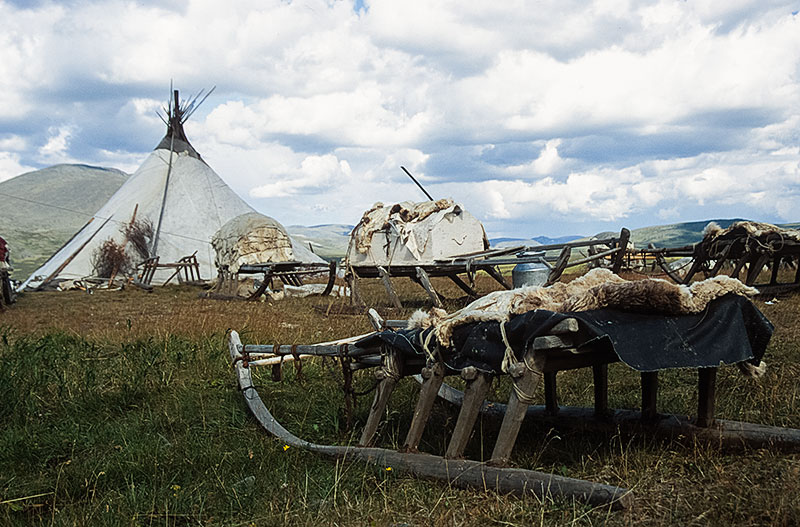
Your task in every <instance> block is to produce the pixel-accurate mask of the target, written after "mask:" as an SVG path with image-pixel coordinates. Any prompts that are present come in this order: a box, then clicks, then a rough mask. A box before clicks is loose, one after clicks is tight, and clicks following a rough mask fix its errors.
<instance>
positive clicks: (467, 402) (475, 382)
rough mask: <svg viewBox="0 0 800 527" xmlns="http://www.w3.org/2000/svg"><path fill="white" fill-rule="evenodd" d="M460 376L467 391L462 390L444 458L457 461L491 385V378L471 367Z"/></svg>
mask: <svg viewBox="0 0 800 527" xmlns="http://www.w3.org/2000/svg"><path fill="white" fill-rule="evenodd" d="M461 376H462V377H464V378H465V379H466V381H467V389H466V390H464V402H463V403H462V405H461V412H459V414H458V421H456V426H455V429H454V430H453V437H452V438H450V444H448V445H447V452H446V453H445V457H446V458H448V459H457V458H460V457H462V456H463V454H464V449H465V448H466V447H467V443H468V442H469V437H470V435H471V434H472V428H473V427H474V426H475V421H476V419H477V418H478V413H479V412H480V410H481V406H482V405H483V400H484V399H486V394H487V392H488V391H489V386H490V385H491V377H490V376H489V375H486V374H484V373H480V372H478V371H477V370H476V369H475V368H473V367H472V366H470V367H468V368H464V371H462V372H461Z"/></svg>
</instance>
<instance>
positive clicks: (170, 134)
mask: <svg viewBox="0 0 800 527" xmlns="http://www.w3.org/2000/svg"><path fill="white" fill-rule="evenodd" d="M174 97H175V102H174V103H172V104H170V108H169V110H168V112H169V113H168V122H167V134H166V135H165V136H164V139H162V141H161V142H160V143H159V144H158V146H157V147H156V148H155V150H154V151H153V152H152V153H151V154H150V155H149V156H148V158H147V159H146V160H145V161H144V163H142V165H141V166H140V167H139V169H138V170H137V171H136V172H135V173H134V174H133V175H132V176H131V177H130V178H128V180H127V181H126V182H125V183H124V184H123V185H122V187H120V188H119V190H118V191H117V192H116V193H115V194H114V195H113V196H112V197H111V198H110V199H109V200H108V202H107V203H106V204H105V205H104V206H103V207H102V208H101V209H100V210H99V211H97V213H96V214H95V215H94V217H92V218H91V219H90V220H89V222H88V223H87V224H86V225H85V226H84V227H83V229H81V230H80V231H79V232H78V233H77V234H76V235H75V236H73V237H72V239H71V240H69V241H68V242H67V243H66V244H65V245H64V246H63V247H62V248H61V249H59V250H58V251H57V252H56V253H55V254H54V255H53V256H52V257H51V258H50V259H49V260H48V261H47V262H45V263H44V265H42V266H41V267H40V268H39V269H37V270H36V271H34V272H33V274H32V275H31V276H30V277H29V278H28V279H27V280H26V281H25V282H24V283H23V284H22V286H21V287H22V288H27V289H36V288H38V287H40V286H42V285H45V284H46V283H52V282H58V281H61V280H70V279H81V278H84V277H87V276H92V275H93V274H94V270H93V265H92V259H93V256H94V254H95V252H96V251H97V249H98V248H99V247H100V246H101V245H102V244H103V243H104V242H105V241H106V240H108V239H114V240H116V241H117V243H121V242H123V241H124V238H123V234H122V233H121V230H122V229H124V228H125V226H127V225H129V224H130V223H131V221H132V219H133V218H134V212H135V218H136V219H137V220H148V221H150V222H151V223H152V225H153V231H154V235H153V239H152V240H151V242H150V253H151V254H150V255H151V256H158V257H159V259H160V262H176V261H177V260H178V259H180V258H182V257H184V256H188V255H191V254H193V253H195V252H196V256H197V261H198V263H199V265H200V276H201V277H202V278H204V279H210V278H214V277H215V276H216V267H215V266H214V250H213V248H212V247H211V236H212V235H213V234H214V233H215V232H216V231H217V230H218V229H219V228H220V227H221V226H222V225H223V224H225V223H226V222H227V221H229V220H231V219H232V218H235V217H236V216H239V215H241V214H244V213H248V212H255V211H254V209H253V208H252V207H250V205H248V204H247V203H245V202H244V200H242V199H241V198H240V197H239V196H238V195H237V194H236V193H235V192H234V191H233V190H232V189H231V188H230V187H228V185H227V184H225V182H224V181H223V180H222V179H221V178H220V177H219V176H218V175H217V174H216V173H215V172H214V170H213V169H212V168H211V167H209V166H208V165H207V164H206V162H205V161H204V160H203V159H202V158H201V157H200V154H198V153H197V151H196V150H195V149H194V148H193V147H192V145H191V144H190V143H189V141H188V139H187V138H186V134H185V132H184V130H183V123H184V122H185V120H186V118H187V117H188V116H189V115H190V114H191V110H192V108H193V106H194V101H192V103H190V104H188V105H187V106H186V107H184V108H181V106H180V105H179V104H178V92H177V90H176V91H175V92H174ZM195 100H196V99H195ZM293 245H297V244H294V243H293ZM295 258H296V259H298V260H301V261H314V262H321V261H322V260H321V259H319V258H318V257H316V255H314V254H313V253H311V252H310V251H309V250H307V249H305V248H304V247H299V248H298V250H297V252H296V253H295ZM171 274H172V271H171V270H168V269H167V270H160V271H159V272H157V273H156V275H155V277H154V279H153V282H152V283H153V284H161V283H163V282H164V281H165V280H166V279H167V278H169V276H170V275H171Z"/></svg>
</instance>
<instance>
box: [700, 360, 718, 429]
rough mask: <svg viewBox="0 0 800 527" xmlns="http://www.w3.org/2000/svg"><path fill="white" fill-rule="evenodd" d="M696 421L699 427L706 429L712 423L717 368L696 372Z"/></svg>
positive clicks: (702, 369)
mask: <svg viewBox="0 0 800 527" xmlns="http://www.w3.org/2000/svg"><path fill="white" fill-rule="evenodd" d="M697 376H698V384H699V386H698V390H697V421H695V424H696V425H697V426H699V427H703V428H708V427H709V426H711V425H712V424H713V423H714V398H715V397H716V380H717V368H699V369H698V370H697Z"/></svg>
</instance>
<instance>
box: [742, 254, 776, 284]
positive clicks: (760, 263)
mask: <svg viewBox="0 0 800 527" xmlns="http://www.w3.org/2000/svg"><path fill="white" fill-rule="evenodd" d="M769 258H770V255H769V253H763V254H760V255H758V256H757V257H756V258H753V259H752V260H751V261H750V268H749V269H748V270H747V278H745V282H744V283H745V284H747V285H753V284H754V283H756V280H758V275H759V274H761V270H762V269H763V268H764V266H765V265H766V264H767V262H768V261H769Z"/></svg>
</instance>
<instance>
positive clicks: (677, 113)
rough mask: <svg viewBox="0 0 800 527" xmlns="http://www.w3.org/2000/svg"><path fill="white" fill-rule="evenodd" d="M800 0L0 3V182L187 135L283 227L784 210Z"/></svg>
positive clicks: (525, 225) (794, 153) (766, 217)
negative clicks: (412, 204)
mask: <svg viewBox="0 0 800 527" xmlns="http://www.w3.org/2000/svg"><path fill="white" fill-rule="evenodd" d="M798 8H800V2H780V1H758V2H756V1H746V0H732V1H729V2H713V1H710V0H709V1H676V0H662V1H652V2H628V1H624V0H600V1H590V2H583V1H581V2H578V1H569V0H567V1H563V0H562V1H543V2H542V1H537V2H525V1H521V0H510V1H507V2H488V1H482V2H473V1H466V0H465V1H439V2H430V1H416V0H406V1H403V2H397V1H392V0H385V1H384V0H382V1H370V0H363V1H361V0H359V1H356V2H352V1H350V0H342V1H316V0H297V1H291V2H287V1H272V0H266V1H255V0H253V1H233V2H230V3H227V4H225V5H224V7H222V4H220V3H218V2H212V1H193V0H192V1H188V2H184V1H177V0H175V1H159V2H155V1H138V2H131V1H124V2H123V1H93V0H81V1H69V2H58V3H56V2H48V1H37V2H21V1H19V2H10V1H3V0H0V19H2V20H3V21H4V22H3V24H2V26H0V180H5V179H8V178H11V177H13V176H16V175H18V174H21V173H23V172H26V171H29V170H33V169H37V168H42V167H46V166H50V165H52V164H56V163H86V164H92V165H99V166H109V167H116V168H120V169H122V170H125V171H127V172H133V171H134V170H135V169H136V167H137V166H138V165H139V164H140V163H141V162H142V161H143V160H144V158H145V157H146V156H147V155H148V153H149V152H150V151H151V150H152V148H153V147H154V146H155V145H156V144H157V143H158V142H159V140H160V139H161V137H162V135H163V133H164V126H163V124H162V123H161V121H160V120H159V119H158V117H157V116H156V111H157V110H158V109H159V108H161V107H162V106H163V105H164V104H165V103H166V101H167V97H168V96H169V85H170V80H172V81H173V82H174V83H175V86H176V87H177V88H179V89H180V90H181V93H182V95H183V96H184V97H189V96H191V95H193V94H195V93H197V92H198V91H200V90H201V89H208V88H210V87H212V86H216V90H215V91H214V93H213V94H212V95H211V97H209V98H208V99H207V100H206V102H205V103H204V104H203V106H202V107H201V108H200V110H198V111H197V112H196V113H195V115H194V117H193V118H192V119H191V120H190V122H189V123H187V127H186V128H187V134H188V136H189V138H190V140H191V141H192V143H193V144H194V146H195V148H197V150H198V151H200V152H201V154H202V155H203V157H204V158H205V159H206V160H207V162H208V163H209V164H210V165H211V166H212V167H213V168H214V169H215V170H216V171H217V172H218V173H219V174H220V176H222V178H223V179H224V180H225V181H227V182H228V184H230V185H231V186H232V187H233V188H234V189H235V190H236V191H237V192H238V193H239V194H240V195H241V196H242V197H244V198H245V199H246V200H247V201H249V202H250V203H251V204H252V205H254V206H255V207H256V208H257V209H258V210H260V211H262V212H264V213H266V214H268V215H270V216H273V217H275V218H276V219H278V220H279V221H281V222H282V223H284V224H287V225H288V224H304V225H312V224H321V223H349V224H352V223H355V222H357V221H358V219H359V218H360V216H361V213H362V212H363V211H364V210H366V209H368V208H369V207H370V206H371V205H372V204H373V203H374V202H376V201H382V202H394V201H402V200H421V199H423V198H424V197H423V196H422V194H421V192H419V190H418V189H417V188H416V187H415V186H414V184H413V183H412V182H411V181H410V180H409V179H408V178H407V177H406V176H405V174H404V173H403V172H402V171H401V170H400V166H401V165H403V166H406V167H407V168H409V170H411V171H412V173H414V174H415V176H417V177H418V179H419V180H420V181H421V182H422V184H423V185H424V186H425V187H426V188H427V189H428V191H429V192H430V193H431V194H433V195H434V196H436V197H452V198H454V199H456V200H457V201H460V202H461V203H463V204H464V206H465V207H466V208H467V209H468V210H470V211H471V212H472V213H473V214H475V215H476V216H477V217H479V218H480V219H481V221H483V222H484V225H485V227H486V230H487V232H488V233H489V234H490V236H493V237H494V236H519V237H524V236H534V235H540V234H545V235H551V236H556V235H564V234H576V233H577V234H592V233H595V232H599V231H603V230H618V229H619V228H620V227H622V226H627V227H631V228H636V227H642V226H647V225H653V224H660V223H672V222H679V221H695V220H702V219H707V218H717V217H721V218H732V217H746V218H752V219H756V220H760V221H768V222H789V221H800V16H798Z"/></svg>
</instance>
